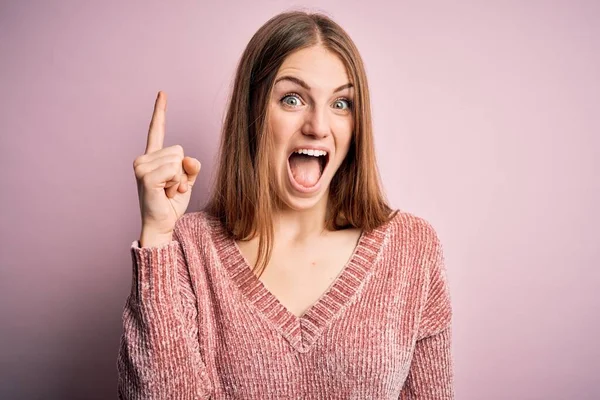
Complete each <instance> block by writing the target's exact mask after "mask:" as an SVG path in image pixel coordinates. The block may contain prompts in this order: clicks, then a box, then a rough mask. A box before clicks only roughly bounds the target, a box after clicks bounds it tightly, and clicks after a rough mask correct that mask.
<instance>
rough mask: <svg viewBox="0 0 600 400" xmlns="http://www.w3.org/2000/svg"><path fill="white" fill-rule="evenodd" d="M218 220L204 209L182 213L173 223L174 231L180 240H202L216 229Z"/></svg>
mask: <svg viewBox="0 0 600 400" xmlns="http://www.w3.org/2000/svg"><path fill="white" fill-rule="evenodd" d="M219 224H220V223H219V221H218V220H217V219H216V218H215V217H213V216H211V215H209V214H208V213H206V212H205V211H195V212H189V213H186V214H183V216H181V218H179V219H178V220H177V222H176V223H175V228H174V233H175V236H176V237H177V238H179V239H180V240H186V239H191V240H193V241H202V239H203V238H204V239H206V238H207V237H211V236H212V235H213V234H214V232H215V230H216V229H218V226H219Z"/></svg>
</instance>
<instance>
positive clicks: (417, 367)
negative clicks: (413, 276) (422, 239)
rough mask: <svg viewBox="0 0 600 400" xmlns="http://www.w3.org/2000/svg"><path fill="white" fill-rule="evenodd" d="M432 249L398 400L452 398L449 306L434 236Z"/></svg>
mask: <svg viewBox="0 0 600 400" xmlns="http://www.w3.org/2000/svg"><path fill="white" fill-rule="evenodd" d="M431 248H432V249H433V251H432V257H431V258H430V260H431V261H429V260H427V262H428V264H429V265H431V269H430V270H429V278H428V283H427V290H426V292H427V295H426V300H425V302H424V306H423V311H422V314H421V320H420V324H419V330H418V334H417V341H416V344H415V349H414V352H413V356H412V361H411V365H410V370H409V372H408V377H407V378H406V381H405V383H404V387H403V388H402V391H401V393H400V399H401V400H451V399H454V372H453V360H452V353H451V343H452V340H451V338H452V326H451V320H452V306H451V302H450V292H449V287H448V282H447V278H446V267H445V263H444V256H443V249H442V245H441V244H440V242H439V240H438V238H437V235H435V233H434V235H433V245H432V247H431Z"/></svg>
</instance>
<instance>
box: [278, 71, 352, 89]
mask: <svg viewBox="0 0 600 400" xmlns="http://www.w3.org/2000/svg"><path fill="white" fill-rule="evenodd" d="M281 81H290V82H293V83H295V84H297V85H300V86H302V87H303V88H304V89H306V90H310V86H308V84H307V83H306V82H304V81H303V80H302V79H300V78H296V77H295V76H289V75H285V76H282V77H280V78H278V79H277V80H276V81H275V84H274V85H276V84H277V83H278V82H281ZM274 85H273V86H274ZM353 87H354V85H353V84H351V83H346V84H345V85H342V86H340V87H339V88H337V89H335V90H334V91H333V93H337V92H339V91H341V90H344V89H346V88H353Z"/></svg>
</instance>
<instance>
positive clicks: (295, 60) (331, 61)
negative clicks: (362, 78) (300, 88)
mask: <svg viewBox="0 0 600 400" xmlns="http://www.w3.org/2000/svg"><path fill="white" fill-rule="evenodd" d="M284 75H292V76H295V77H298V78H300V79H302V80H303V81H305V82H306V83H308V85H309V86H310V87H311V88H316V89H321V90H329V89H331V90H333V89H335V88H337V87H339V86H341V85H344V84H346V83H348V82H349V78H348V73H347V71H346V66H345V65H344V63H343V62H342V60H341V59H340V58H339V56H338V55H337V54H335V53H333V52H331V51H329V50H327V49H325V48H324V47H321V46H312V47H308V48H305V49H301V50H298V51H295V52H294V53H292V54H290V55H289V56H287V57H286V59H285V60H284V61H283V64H281V67H279V71H277V78H279V77H280V76H284ZM285 82H287V83H285ZM285 84H291V83H290V82H288V81H281V82H280V83H279V84H278V85H285Z"/></svg>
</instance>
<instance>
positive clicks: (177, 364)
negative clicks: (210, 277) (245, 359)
mask: <svg viewBox="0 0 600 400" xmlns="http://www.w3.org/2000/svg"><path fill="white" fill-rule="evenodd" d="M131 256H132V261H133V263H132V264H133V277H132V286H131V293H130V295H129V297H128V298H127V301H126V303H125V309H124V312H123V318H122V320H123V334H122V336H121V343H120V348H119V354H118V358H117V369H118V375H119V376H118V395H119V399H123V400H124V399H132V400H133V399H165V400H166V399H208V398H209V397H210V394H211V392H212V385H211V382H210V379H209V376H208V374H207V371H206V367H205V365H204V363H203V361H202V358H201V355H200V351H199V342H198V322H197V315H198V308H197V303H196V296H195V294H194V291H193V287H192V284H191V279H190V274H189V270H188V266H187V262H186V260H185V257H184V254H183V250H182V247H181V244H180V242H179V241H178V240H177V235H176V233H174V236H173V240H172V241H171V242H169V243H166V244H164V245H162V246H158V247H144V248H140V247H139V242H138V241H137V240H136V241H134V242H133V243H132V245H131Z"/></svg>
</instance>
